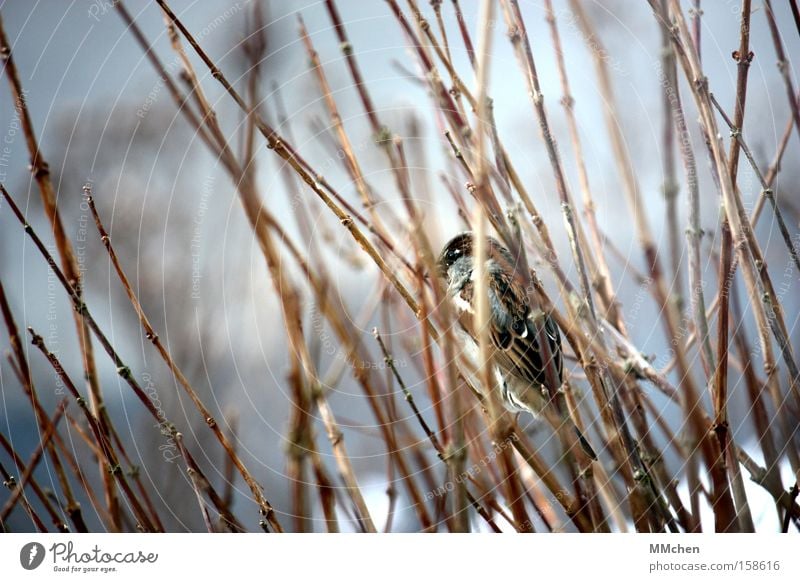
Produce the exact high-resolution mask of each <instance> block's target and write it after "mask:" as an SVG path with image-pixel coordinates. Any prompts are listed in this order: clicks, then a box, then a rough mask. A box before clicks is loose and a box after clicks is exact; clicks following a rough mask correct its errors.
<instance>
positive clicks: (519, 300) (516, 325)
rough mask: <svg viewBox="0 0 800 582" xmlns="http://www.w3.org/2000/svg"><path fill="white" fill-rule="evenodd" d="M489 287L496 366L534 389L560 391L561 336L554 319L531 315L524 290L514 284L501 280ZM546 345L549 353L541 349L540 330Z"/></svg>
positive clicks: (499, 278)
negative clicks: (551, 374) (550, 373)
mask: <svg viewBox="0 0 800 582" xmlns="http://www.w3.org/2000/svg"><path fill="white" fill-rule="evenodd" d="M494 281H495V282H496V283H495V284H493V285H491V286H490V287H491V288H490V301H491V303H492V308H493V309H492V311H493V314H494V317H493V318H492V329H491V333H490V337H491V338H492V342H493V343H494V345H495V346H496V347H497V348H498V350H497V354H496V355H495V357H496V358H497V363H498V365H499V366H501V367H502V368H503V369H504V370H505V371H506V372H507V373H510V374H513V375H514V376H517V377H518V378H520V379H522V380H525V381H526V382H528V383H530V384H531V385H533V386H534V387H537V388H538V387H541V386H544V387H547V388H548V392H551V394H552V391H553V390H556V389H558V387H559V386H560V385H561V379H562V366H563V363H562V360H561V334H560V333H559V331H558V327H557V326H556V325H555V323H554V322H553V320H552V319H551V318H550V317H549V316H548V315H546V314H544V313H542V312H541V311H539V312H537V313H535V314H534V313H532V312H531V309H530V307H529V305H528V302H527V299H526V296H525V294H524V289H522V288H521V286H520V285H519V284H518V283H516V282H515V281H512V280H508V279H505V278H503V277H498V278H496V279H495V280H494ZM540 327H541V328H542V332H543V333H542V334H541V335H542V337H544V340H545V341H546V343H547V354H544V353H543V352H544V350H542V349H541V346H540V343H539V339H540V334H539V333H538V328H540ZM550 362H552V364H553V371H554V372H555V378H554V380H555V383H556V385H555V386H551V384H552V382H548V374H547V365H548V363H550Z"/></svg>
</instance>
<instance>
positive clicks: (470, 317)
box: [436, 231, 597, 459]
mask: <svg viewBox="0 0 800 582" xmlns="http://www.w3.org/2000/svg"><path fill="white" fill-rule="evenodd" d="M485 246H486V263H485V272H486V273H487V274H488V285H487V289H488V294H489V297H488V299H489V302H488V303H489V329H488V336H489V339H490V356H489V360H490V365H492V366H493V372H494V376H495V379H496V383H497V385H498V386H499V388H500V391H501V397H502V401H503V404H504V405H505V407H506V408H507V409H509V410H511V411H514V412H521V411H524V412H529V413H530V414H531V415H533V417H534V418H539V417H540V415H547V413H552V412H556V413H558V415H557V418H559V422H560V425H561V426H571V427H572V428H573V430H574V432H575V433H576V435H577V437H578V440H579V442H580V445H581V447H582V448H583V449H584V451H585V452H586V453H587V454H588V455H589V456H590V457H591V458H592V459H597V455H596V454H595V453H594V451H593V450H592V448H591V445H589V442H588V440H587V439H586V438H585V437H584V436H583V434H582V433H581V431H580V430H579V429H578V428H577V426H575V424H574V423H573V421H572V419H571V418H569V416H568V415H566V413H565V411H562V410H558V409H557V407H558V404H557V403H554V400H555V396H556V394H557V392H558V391H559V390H560V389H561V386H562V383H563V373H564V371H563V355H562V347H561V333H560V331H559V328H558V326H557V325H556V323H555V322H554V321H553V318H552V317H551V316H550V315H549V314H547V313H545V312H544V311H542V310H541V309H532V308H531V302H530V301H529V299H528V293H527V292H526V289H525V287H524V286H523V285H522V284H521V282H520V277H518V276H517V269H519V268H525V267H523V266H522V265H521V261H519V260H515V258H514V256H513V255H512V253H511V252H510V251H509V250H508V249H507V248H506V247H504V246H503V245H502V244H500V243H499V242H498V241H497V240H496V239H494V238H492V237H486V245H485ZM475 252H476V239H475V236H474V235H473V233H472V232H469V231H468V232H462V233H460V234H458V235H456V236H455V237H453V238H452V239H450V240H449V241H448V242H447V243H446V244H445V245H444V248H443V249H442V251H441V253H440V254H439V257H438V259H437V265H436V266H437V269H438V274H439V276H440V277H441V278H442V279H443V280H444V282H445V283H446V289H447V295H448V297H449V299H450V301H451V302H452V304H453V305H454V306H455V309H456V311H457V313H458V317H457V320H456V332H457V336H458V337H459V338H460V340H461V343H462V345H463V348H464V350H463V351H464V353H465V356H466V358H467V359H468V360H471V361H472V362H473V363H474V364H475V368H478V367H479V363H478V358H477V354H478V344H477V337H478V336H477V333H476V329H475V321H474V315H475V310H476V305H475V291H476V274H477V270H476V269H475V257H474V254H475ZM540 330H541V333H540ZM541 340H544V346H542V345H541V343H540V342H541ZM467 375H471V374H467ZM548 407H550V409H548Z"/></svg>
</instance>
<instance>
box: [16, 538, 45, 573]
mask: <svg viewBox="0 0 800 582" xmlns="http://www.w3.org/2000/svg"><path fill="white" fill-rule="evenodd" d="M44 554H45V551H44V546H43V545H42V544H40V543H38V542H29V543H27V544H25V545H24V546H22V549H21V550H20V551H19V563H20V564H22V567H23V568H25V569H26V570H35V569H36V568H38V567H39V566H41V565H42V562H43V561H44Z"/></svg>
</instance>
